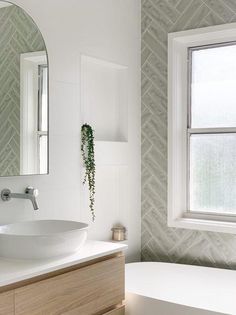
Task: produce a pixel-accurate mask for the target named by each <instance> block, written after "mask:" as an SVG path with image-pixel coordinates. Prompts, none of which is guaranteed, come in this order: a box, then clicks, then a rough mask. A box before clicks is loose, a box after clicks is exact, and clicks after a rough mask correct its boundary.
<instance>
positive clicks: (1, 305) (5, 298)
mask: <svg viewBox="0 0 236 315" xmlns="http://www.w3.org/2000/svg"><path fill="white" fill-rule="evenodd" d="M0 315H14V292H13V291H10V292H6V293H1V294H0Z"/></svg>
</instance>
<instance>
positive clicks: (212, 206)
mask: <svg viewBox="0 0 236 315" xmlns="http://www.w3.org/2000/svg"><path fill="white" fill-rule="evenodd" d="M190 210H191V211H204V212H205V211H208V212H221V213H222V212H223V213H235V214H236V134H211V135H206V134H205V135H192V136H191V138H190Z"/></svg>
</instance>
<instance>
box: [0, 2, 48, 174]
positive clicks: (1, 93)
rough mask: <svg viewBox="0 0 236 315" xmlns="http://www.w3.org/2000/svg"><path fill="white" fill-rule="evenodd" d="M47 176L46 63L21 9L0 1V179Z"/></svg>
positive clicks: (42, 46) (34, 30)
mask: <svg viewBox="0 0 236 315" xmlns="http://www.w3.org/2000/svg"><path fill="white" fill-rule="evenodd" d="M47 173H48V58H47V53H46V47H45V43H44V39H43V37H42V34H41V32H40V30H39V29H38V27H37V25H36V24H35V23H34V21H33V20H32V18H31V17H30V16H29V15H28V14H27V13H26V12H25V11H24V10H22V9H21V8H19V7H18V6H16V5H13V4H11V3H8V2H5V1H0V176H16V175H31V174H47Z"/></svg>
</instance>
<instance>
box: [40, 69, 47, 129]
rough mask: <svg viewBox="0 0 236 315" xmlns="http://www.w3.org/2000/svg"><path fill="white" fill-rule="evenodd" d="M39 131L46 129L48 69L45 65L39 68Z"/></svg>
mask: <svg viewBox="0 0 236 315" xmlns="http://www.w3.org/2000/svg"><path fill="white" fill-rule="evenodd" d="M39 76H40V77H39V117H38V119H39V123H38V130H39V131H47V129H48V91H47V90H48V68H47V66H45V65H40V66H39Z"/></svg>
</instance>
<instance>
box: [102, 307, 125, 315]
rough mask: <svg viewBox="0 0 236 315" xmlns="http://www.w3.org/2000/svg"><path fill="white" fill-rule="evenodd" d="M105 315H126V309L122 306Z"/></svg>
mask: <svg viewBox="0 0 236 315" xmlns="http://www.w3.org/2000/svg"><path fill="white" fill-rule="evenodd" d="M104 315H125V307H124V306H121V307H119V308H116V309H115V310H113V311H110V312H108V313H106V314H104Z"/></svg>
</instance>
